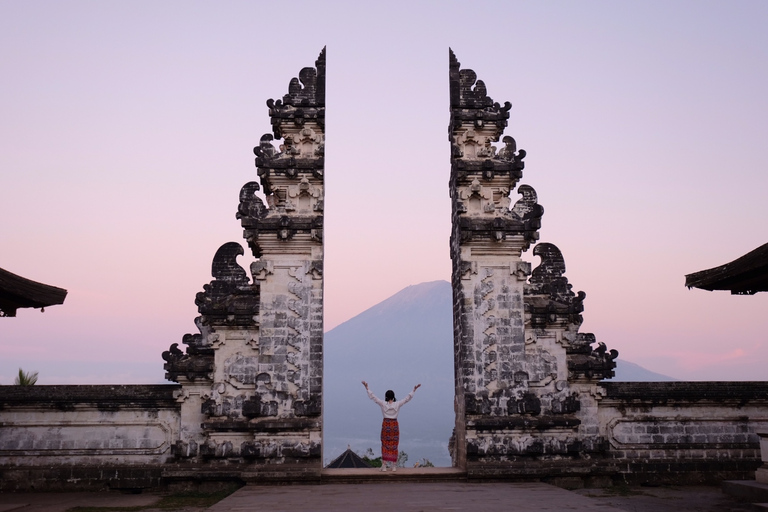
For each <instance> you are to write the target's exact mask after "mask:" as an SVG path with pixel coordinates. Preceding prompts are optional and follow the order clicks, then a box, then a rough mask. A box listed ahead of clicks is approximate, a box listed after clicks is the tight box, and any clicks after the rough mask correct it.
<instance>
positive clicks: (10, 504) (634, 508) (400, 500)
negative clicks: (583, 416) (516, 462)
mask: <svg viewBox="0 0 768 512" xmlns="http://www.w3.org/2000/svg"><path fill="white" fill-rule="evenodd" d="M159 500H160V496H159V495H156V494H150V493H147V494H138V495H136V494H121V493H118V492H73V493H43V492H39V493H18V494H17V493H0V512H66V511H67V510H69V509H71V508H73V507H76V506H80V507H106V508H102V509H101V510H104V511H107V510H118V511H119V510H121V509H122V510H123V511H125V510H126V508H125V507H136V508H133V510H140V511H141V512H162V511H160V509H158V508H153V505H154V504H155V503H157V502H158V501H159ZM128 510H131V509H128ZM165 510H166V511H167V509H165ZM178 510H179V511H180V512H204V511H208V512H243V511H248V512H259V511H269V512H280V511H290V512H299V511H314V512H326V511H334V512H336V511H344V512H355V511H362V512H377V511H390V510H391V511H400V512H436V511H460V510H467V511H483V512H486V511H487V512H492V511H505V512H534V511H535V512H540V511H543V512H546V511H579V512H694V511H695V512H746V511H749V510H752V508H751V505H749V504H746V503H738V502H736V501H735V500H734V499H732V498H731V497H729V496H727V495H725V494H723V493H722V492H721V491H720V489H719V488H718V487H669V486H665V487H612V488H608V489H581V490H578V491H566V490H564V489H560V488H559V487H554V486H551V485H547V484H543V483H481V484H477V483H466V482H439V483H427V482H390V483H362V484H323V485H283V486H260V485H248V486H245V487H243V488H241V489H239V490H238V491H236V492H235V493H234V494H231V495H230V496H228V497H226V498H224V499H223V500H221V501H220V502H218V503H217V504H215V505H213V506H212V507H210V508H208V509H205V508H203V507H188V508H183V509H178Z"/></svg>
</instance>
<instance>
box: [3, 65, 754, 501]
mask: <svg viewBox="0 0 768 512" xmlns="http://www.w3.org/2000/svg"><path fill="white" fill-rule="evenodd" d="M325 58H326V56H325V50H323V51H322V52H321V54H320V56H319V58H318V59H317V61H316V62H315V66H314V67H308V68H304V69H302V70H301V72H300V73H299V77H298V78H293V79H292V80H291V81H290V84H289V86H288V92H287V94H285V95H284V96H283V97H282V99H278V100H276V101H275V100H271V99H270V100H269V101H268V102H267V106H268V107H269V116H270V120H271V125H272V133H271V134H266V135H264V136H262V137H261V140H260V141H259V145H258V146H257V147H256V148H255V149H254V153H255V155H256V167H257V169H258V172H257V174H258V177H259V181H258V182H257V181H252V182H248V183H246V184H245V185H244V186H243V187H242V189H241V191H240V202H239V205H238V208H237V219H239V220H240V223H241V225H242V227H243V236H244V239H245V242H246V245H247V248H248V250H249V251H250V253H251V254H252V256H253V257H254V258H255V261H254V262H253V263H252V264H251V265H250V268H249V269H248V270H249V271H250V272H248V271H246V269H244V268H242V267H241V266H240V265H239V264H238V263H237V261H236V260H237V257H238V256H240V255H243V254H244V253H245V251H244V249H243V246H242V245H241V244H240V243H236V242H228V243H225V244H224V245H222V246H221V247H220V248H219V250H218V251H217V252H216V254H215V256H214V257H213V264H212V277H213V280H212V281H211V282H210V283H209V284H206V285H205V286H204V287H203V291H201V292H200V293H198V294H197V297H196V299H195V302H196V304H197V306H198V309H199V313H200V316H199V317H198V318H197V319H196V320H195V323H196V325H197V329H198V332H197V333H194V334H186V335H184V337H183V339H182V345H184V347H183V349H182V348H180V347H179V345H178V344H177V343H174V344H172V345H171V347H170V348H169V350H167V351H165V352H163V354H162V357H163V359H164V360H165V370H166V372H167V373H166V377H167V378H168V379H169V380H171V381H174V382H176V383H177V384H175V385H166V386H35V387H31V388H18V387H12V386H0V476H2V482H3V483H2V488H3V489H23V488H29V487H30V486H31V485H32V486H34V485H38V486H47V487H49V488H51V487H53V486H55V485H64V486H66V484H61V483H55V482H67V481H69V482H70V483H71V486H75V487H89V486H100V485H104V484H105V483H106V484H108V485H110V486H112V487H147V486H154V485H160V484H162V483H164V482H165V483H167V482H171V481H174V480H205V479H214V480H216V479H218V480H222V479H239V480H244V481H264V480H316V479H320V478H321V475H322V471H321V470H322V460H323V459H322V404H323V208H324V195H325V194H324V175H325V167H324V150H325ZM449 87H450V109H451V117H450V124H449V142H450V145H449V147H450V161H451V174H450V181H449V183H450V185H449V193H450V198H451V204H452V232H451V240H450V251H451V258H452V262H453V267H452V287H453V302H454V342H453V352H454V363H455V364H454V369H455V411H456V423H455V430H454V435H453V437H452V438H451V439H450V443H449V449H450V451H451V456H452V459H453V464H454V466H456V467H457V468H459V469H462V470H464V471H465V472H466V473H465V474H466V476H467V477H468V478H476V479H482V478H531V477H536V478H541V479H547V480H550V481H555V482H556V481H558V479H559V480H561V481H562V479H573V478H578V479H587V480H589V479H592V480H595V479H597V480H606V479H617V478H619V479H633V478H641V479H643V480H653V479H664V480H669V479H670V478H671V479H675V480H678V481H686V480H687V481H691V480H692V481H703V480H712V479H717V478H721V477H724V476H729V477H732V478H743V477H745V476H748V475H749V474H750V473H751V472H752V471H754V469H755V468H756V467H757V466H758V465H759V464H760V457H759V444H758V437H757V431H758V430H768V385H766V384H765V383H762V382H761V383H684V382H683V383H680V382H672V383H613V384H610V383H605V382H603V380H604V379H609V378H610V377H612V376H613V369H614V367H615V364H616V363H615V359H616V357H617V355H618V354H617V352H616V351H615V350H608V349H607V348H606V346H605V345H604V344H602V343H596V340H595V337H594V336H593V335H592V334H588V333H581V332H579V327H580V325H581V323H582V316H581V313H582V312H583V309H584V306H583V302H584V299H585V294H584V292H574V291H573V290H572V286H571V284H570V283H569V282H568V279H567V278H566V277H565V262H564V258H563V255H562V254H561V252H560V251H559V249H558V248H557V247H556V246H555V245H553V244H551V243H544V242H539V243H537V241H538V239H539V228H540V227H541V219H542V215H543V213H544V209H543V207H542V206H541V205H540V204H539V203H538V197H537V194H536V191H535V190H534V188H533V187H532V186H530V185H527V184H523V183H521V180H522V179H523V170H524V158H525V151H524V150H522V149H518V148H517V144H516V141H515V139H514V138H513V137H512V136H511V135H509V134H506V135H505V133H504V130H505V128H506V127H507V120H508V118H509V115H510V109H511V105H510V103H509V102H505V103H504V104H503V105H502V104H500V103H498V102H495V101H494V100H493V99H491V98H490V97H489V96H488V93H487V90H486V86H485V84H484V83H483V82H482V81H481V80H478V79H477V76H476V74H475V73H474V72H473V71H472V70H470V69H462V68H461V66H460V64H459V62H458V61H457V59H456V57H455V56H454V54H453V52H450V60H449ZM276 144H277V145H276ZM259 191H261V192H263V195H264V196H265V197H266V204H265V203H264V201H262V199H261V198H260V196H259V195H257V192H259ZM531 246H533V249H532V252H533V255H534V256H538V257H539V259H540V262H539V263H538V265H537V266H536V267H535V268H533V269H531V265H530V264H529V263H527V262H525V261H523V260H522V259H521V255H522V253H523V252H525V251H527V250H530V248H531ZM446 350H449V347H448V346H446Z"/></svg>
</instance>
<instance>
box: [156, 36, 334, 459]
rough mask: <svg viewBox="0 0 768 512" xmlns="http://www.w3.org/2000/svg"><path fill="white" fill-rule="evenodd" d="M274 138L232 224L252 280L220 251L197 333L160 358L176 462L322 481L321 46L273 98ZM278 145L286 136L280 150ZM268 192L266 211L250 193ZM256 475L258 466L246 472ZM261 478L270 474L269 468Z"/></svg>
mask: <svg viewBox="0 0 768 512" xmlns="http://www.w3.org/2000/svg"><path fill="white" fill-rule="evenodd" d="M267 105H268V107H269V116H270V118H271V121H272V131H273V133H272V134H266V135H264V136H262V137H261V141H260V142H259V146H257V147H256V148H254V153H255V154H256V167H257V168H258V176H259V178H260V181H261V187H260V186H259V183H257V182H249V183H246V184H245V185H244V186H243V188H242V190H241V191H240V205H239V207H238V210H237V218H238V219H240V222H241V224H242V226H243V237H244V238H245V240H246V242H247V244H248V248H249V249H250V252H251V254H252V255H253V257H254V258H256V261H255V262H254V263H252V264H251V268H250V270H251V277H252V279H250V278H249V276H248V275H247V273H246V272H245V270H244V269H243V268H242V267H240V266H239V265H238V263H237V261H236V258H237V256H240V255H242V254H243V253H244V251H243V248H242V246H241V245H240V244H238V243H235V242H229V243H226V244H224V245H222V246H221V248H219V250H218V251H217V253H216V255H215V256H214V258H213V267H212V274H213V278H214V280H213V281H211V283H210V284H207V285H205V287H204V291H203V292H201V293H198V294H197V298H196V300H195V302H196V304H197V306H198V309H199V312H200V316H199V317H198V318H197V320H196V324H197V326H198V329H199V330H200V333H199V334H194V335H191V334H187V335H186V336H184V340H183V342H184V343H185V344H186V345H187V350H186V354H185V353H183V352H182V351H181V350H179V349H178V348H177V346H176V345H175V344H174V345H173V346H172V347H171V349H170V350H169V351H167V352H165V353H163V358H164V359H165V360H166V364H165V368H166V370H167V372H168V373H167V378H168V379H170V380H173V381H176V382H178V383H180V384H181V385H182V388H181V390H180V392H179V394H178V396H179V399H180V400H181V414H182V418H183V420H182V423H183V425H184V427H183V428H182V435H181V439H179V440H178V441H176V443H175V445H174V454H175V456H176V457H177V458H178V459H191V460H207V461H209V462H216V461H221V462H226V461H231V460H233V459H238V460H242V461H245V462H253V463H256V464H262V463H263V464H279V465H280V466H279V468H274V467H273V468H274V469H275V470H278V469H279V471H278V473H280V474H291V473H296V472H299V473H306V472H309V473H318V472H319V470H320V467H321V466H322V457H321V455H322V454H321V426H322V425H321V422H322V420H321V405H322V393H323V198H324V188H323V181H324V180H323V173H324V158H323V154H324V142H325V133H324V131H325V50H323V51H322V52H321V53H320V56H319V57H318V59H317V62H315V67H314V68H304V69H302V70H301V73H300V74H299V78H294V79H293V80H291V82H290V85H289V87H288V94H286V95H285V96H283V99H282V100H277V101H274V100H271V99H270V100H269V101H268V102H267ZM273 139H278V140H279V139H282V140H283V142H282V144H281V145H280V147H279V149H278V148H275V146H274V145H273V143H272V141H273ZM260 188H263V191H264V194H265V196H266V198H267V203H268V204H267V205H264V203H263V201H262V200H261V199H260V198H259V197H258V196H256V195H255V193H256V192H257V191H258V190H259V189H260ZM251 470H253V468H252V469H251ZM265 471H266V472H269V469H266V468H265Z"/></svg>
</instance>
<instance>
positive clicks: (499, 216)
mask: <svg viewBox="0 0 768 512" xmlns="http://www.w3.org/2000/svg"><path fill="white" fill-rule="evenodd" d="M449 69H450V73H449V79H450V101H451V118H450V126H449V139H450V141H451V176H450V196H451V204H452V220H453V229H452V232H451V242H450V249H451V259H452V262H453V274H452V283H453V299H454V361H455V363H454V371H455V385H456V398H455V408H456V427H455V431H454V437H453V439H452V443H451V446H452V457H453V461H454V465H457V466H460V467H464V468H466V469H467V471H468V474H469V475H475V476H480V475H495V474H507V473H516V472H517V473H527V474H530V473H534V474H535V473H537V472H538V470H537V465H540V464H541V463H542V461H546V465H547V466H551V465H552V464H554V463H560V462H555V461H563V460H564V459H574V458H582V459H583V458H584V457H587V456H589V457H594V456H595V455H597V454H600V453H602V452H604V451H605V450H606V442H605V439H604V438H603V437H601V436H600V435H599V429H598V423H597V403H596V401H595V399H594V396H595V394H596V393H597V382H598V381H599V380H600V379H603V378H609V377H611V376H613V368H614V367H615V366H616V363H615V362H614V359H615V358H616V356H617V355H618V353H617V352H616V351H615V350H612V351H607V350H606V347H605V345H603V344H600V345H598V347H597V348H595V349H593V348H592V345H593V343H594V342H595V337H594V336H593V335H592V334H584V333H580V332H579V326H580V325H581V323H582V317H581V312H582V311H583V309H584V308H583V301H584V297H585V294H584V292H578V293H574V292H573V291H572V290H571V285H570V284H569V283H568V279H567V278H566V277H565V275H564V273H565V262H564V260H563V256H562V254H561V253H560V250H559V249H558V248H557V247H556V246H554V245H552V244H550V243H539V244H538V245H536V247H535V248H534V249H533V254H534V256H539V257H540V258H541V263H540V265H539V266H538V267H536V268H535V269H534V270H533V271H531V266H530V264H529V263H527V262H525V261H523V260H522V259H521V255H522V253H523V252H524V251H526V250H528V248H529V247H530V245H531V244H532V243H534V242H535V241H536V240H538V238H539V232H538V229H539V227H540V226H541V217H542V215H543V213H544V209H543V208H542V206H541V205H539V203H538V198H537V195H536V191H535V190H534V189H533V187H531V186H529V185H519V186H517V184H518V182H519V181H520V179H521V178H522V176H523V168H524V166H525V165H524V161H523V159H524V158H525V155H526V153H525V151H524V150H522V149H521V150H518V149H517V145H516V142H515V139H514V138H512V137H511V136H509V135H506V136H504V137H503V138H502V135H503V133H504V128H505V127H506V126H507V119H508V118H509V111H510V108H511V107H512V105H511V104H510V103H509V102H505V103H504V105H500V104H499V103H496V102H494V101H493V100H492V99H491V98H490V97H489V96H488V94H487V91H486V87H485V84H484V83H483V82H482V81H481V80H477V75H476V74H475V72H474V71H472V70H471V69H461V67H460V64H459V62H458V61H457V60H456V56H455V55H454V54H453V52H452V51H450V62H449ZM499 139H501V142H502V144H503V146H502V147H500V148H497V147H495V146H494V145H493V143H494V142H498V141H499ZM516 186H517V193H518V194H519V196H520V197H519V199H517V200H516V201H514V202H513V200H512V199H511V198H510V193H511V192H512V191H513V190H514V189H515V187H516ZM566 463H570V462H566Z"/></svg>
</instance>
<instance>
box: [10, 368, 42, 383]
mask: <svg viewBox="0 0 768 512" xmlns="http://www.w3.org/2000/svg"><path fill="white" fill-rule="evenodd" d="M13 383H14V384H15V385H17V386H34V385H35V383H37V372H25V371H24V370H22V369H21V368H19V374H18V375H17V376H16V380H15V381H14V382H13Z"/></svg>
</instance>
